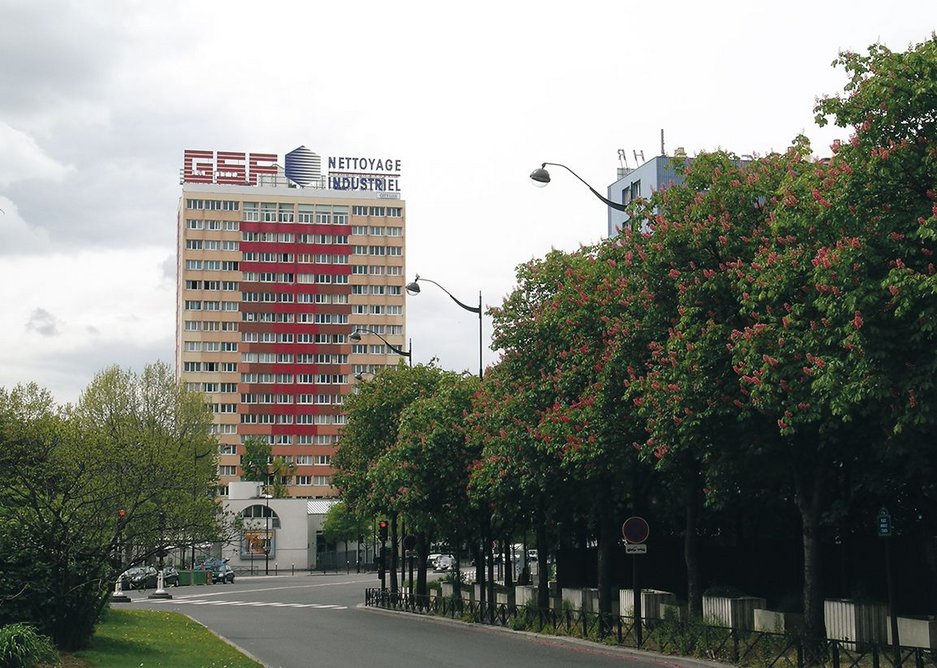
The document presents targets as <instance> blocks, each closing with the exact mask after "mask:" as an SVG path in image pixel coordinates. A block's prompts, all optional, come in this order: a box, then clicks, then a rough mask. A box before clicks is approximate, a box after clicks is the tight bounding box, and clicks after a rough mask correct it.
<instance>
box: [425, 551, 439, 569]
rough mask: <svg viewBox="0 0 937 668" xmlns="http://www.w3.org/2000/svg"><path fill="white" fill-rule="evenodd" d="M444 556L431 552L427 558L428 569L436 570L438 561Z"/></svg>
mask: <svg viewBox="0 0 937 668" xmlns="http://www.w3.org/2000/svg"><path fill="white" fill-rule="evenodd" d="M441 556H442V554H440V553H439V552H431V553H430V555H429V556H428V557H426V567H427V568H436V560H437V559H439V557H441Z"/></svg>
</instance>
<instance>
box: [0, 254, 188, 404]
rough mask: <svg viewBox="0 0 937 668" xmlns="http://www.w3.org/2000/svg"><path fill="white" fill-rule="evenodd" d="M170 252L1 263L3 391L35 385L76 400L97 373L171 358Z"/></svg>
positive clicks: (2, 260)
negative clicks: (165, 269)
mask: <svg viewBox="0 0 937 668" xmlns="http://www.w3.org/2000/svg"><path fill="white" fill-rule="evenodd" d="M165 256H166V249H164V248H152V247H145V248H141V249H136V250H133V251H120V252H118V251H99V252H90V251H83V252H80V253H76V254H71V255H64V254H62V255H54V256H20V257H0V274H2V275H3V276H6V277H10V280H6V281H3V282H0V303H2V304H4V322H5V323H6V326H5V327H3V328H0V386H10V385H15V384H17V383H24V382H30V381H34V382H37V383H39V384H40V385H44V386H46V387H50V388H51V389H53V390H54V391H55V392H56V395H57V396H58V397H59V398H60V400H63V401H74V400H75V399H77V397H78V393H79V391H80V389H81V388H82V387H84V386H85V385H86V384H87V383H88V382H89V381H90V380H91V378H92V376H93V375H94V373H96V372H97V371H100V370H101V369H102V368H104V367H106V366H109V365H110V364H113V363H123V364H129V365H134V366H140V365H142V364H143V363H146V362H153V361H156V360H157V359H162V360H166V361H171V360H172V357H173V354H174V353H173V350H174V348H173V345H174V344H173V341H174V335H173V331H174V327H173V325H174V322H175V288H174V286H167V284H166V281H164V280H163V277H162V269H161V265H162V262H163V259H164V258H165Z"/></svg>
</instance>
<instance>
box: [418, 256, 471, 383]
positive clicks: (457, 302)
mask: <svg viewBox="0 0 937 668" xmlns="http://www.w3.org/2000/svg"><path fill="white" fill-rule="evenodd" d="M420 281H426V282H427V283H432V284H433V285H435V286H436V287H437V288H439V289H440V290H442V291H443V292H445V293H446V294H447V295H449V298H450V299H451V300H452V301H454V302H455V303H456V304H458V305H459V306H461V307H462V308H463V309H465V310H466V311H469V312H470V313H477V314H478V377H479V378H482V377H483V376H484V369H483V367H482V348H483V345H482V293H481V290H479V291H478V306H469V305H468V304H466V303H464V302H461V301H459V300H458V299H456V298H455V296H454V295H453V294H452V293H451V292H449V291H448V290H446V288H444V287H443V286H441V285H440V284H439V283H437V282H436V281H434V280H432V279H429V278H423V277H421V276H420V275H419V274H417V275H416V278H415V279H413V282H412V283H409V284H407V293H409V294H411V295H418V294H420V285H419V282H420Z"/></svg>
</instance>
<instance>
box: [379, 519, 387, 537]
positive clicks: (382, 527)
mask: <svg viewBox="0 0 937 668" xmlns="http://www.w3.org/2000/svg"><path fill="white" fill-rule="evenodd" d="M377 532H378V535H379V536H380V538H381V540H382V541H385V540H387V520H381V521H380V522H378V523H377Z"/></svg>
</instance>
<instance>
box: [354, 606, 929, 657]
mask: <svg viewBox="0 0 937 668" xmlns="http://www.w3.org/2000/svg"><path fill="white" fill-rule="evenodd" d="M364 602H365V605H366V606H370V607H376V608H384V609H387V610H398V611H402V612H410V613H414V614H423V615H437V616H442V617H448V618H450V619H460V620H462V621H465V622H471V623H475V624H491V625H495V626H503V627H506V628H512V629H515V630H527V631H535V632H538V633H545V634H550V635H563V636H575V637H577V638H584V639H587V640H593V641H595V642H600V643H606V644H608V643H613V644H617V645H621V646H623V647H634V648H639V649H642V650H646V651H651V652H658V653H660V654H666V655H670V656H685V657H694V658H702V659H706V660H710V661H719V662H723V663H731V664H735V665H738V666H746V667H748V666H753V667H754V666H757V667H763V668H805V667H806V666H818V667H820V666H822V667H824V668H937V653H935V652H934V651H933V650H931V649H926V648H921V647H901V648H899V651H898V653H897V655H896V652H895V649H894V648H893V647H892V646H890V645H882V644H876V643H856V642H849V641H842V640H833V639H827V638H823V639H819V640H818V639H810V638H805V637H802V636H798V635H785V634H780V633H768V632H762V631H744V630H739V629H733V628H727V627H721V626H713V625H711V624H705V623H701V622H686V621H679V620H645V621H644V622H643V623H642V625H641V633H640V634H638V633H637V632H636V629H635V621H634V619H633V618H632V617H628V616H621V615H608V614H601V613H596V612H589V611H586V610H573V609H572V608H569V607H564V608H562V609H554V608H550V609H542V608H537V607H535V606H531V605H522V606H517V605H511V604H506V603H495V604H491V603H489V602H480V601H475V600H464V599H461V598H456V597H451V596H433V595H429V596H418V595H416V594H411V593H409V592H394V593H392V592H390V591H388V590H386V589H385V590H381V589H366V590H365V594H364Z"/></svg>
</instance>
